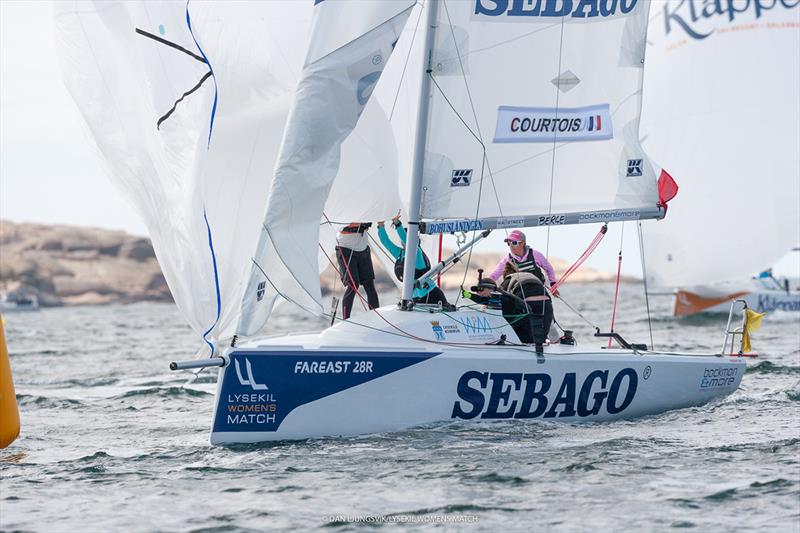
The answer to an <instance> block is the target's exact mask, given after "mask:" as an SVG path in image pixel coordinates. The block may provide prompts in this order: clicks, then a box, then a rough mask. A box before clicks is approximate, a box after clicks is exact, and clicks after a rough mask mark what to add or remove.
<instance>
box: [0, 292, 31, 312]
mask: <svg viewBox="0 0 800 533" xmlns="http://www.w3.org/2000/svg"><path fill="white" fill-rule="evenodd" d="M38 310H39V298H37V297H36V295H35V294H27V293H25V292H23V291H0V313H14V312H18V311H38Z"/></svg>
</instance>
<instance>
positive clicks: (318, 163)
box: [237, 0, 414, 335]
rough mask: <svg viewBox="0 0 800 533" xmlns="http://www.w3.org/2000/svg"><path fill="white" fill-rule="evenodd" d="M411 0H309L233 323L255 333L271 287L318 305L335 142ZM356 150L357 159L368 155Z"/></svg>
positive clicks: (371, 82)
mask: <svg viewBox="0 0 800 533" xmlns="http://www.w3.org/2000/svg"><path fill="white" fill-rule="evenodd" d="M413 4H414V2H413V1H384V2H377V1H376V2H362V1H354V0H317V1H316V2H315V7H314V11H315V12H314V19H313V28H312V34H311V40H310V45H309V48H308V55H307V57H306V63H305V67H304V70H303V73H302V75H301V78H300V81H299V82H298V86H297V90H296V93H295V101H294V103H293V105H292V110H291V113H290V117H289V121H288V124H287V127H286V132H285V135H284V138H283V144H282V146H281V153H280V157H279V160H278V163H277V165H276V167H275V176H274V180H273V183H272V188H271V191H270V195H269V200H268V202H267V212H266V215H265V218H264V223H263V230H262V232H261V236H260V238H259V242H258V248H257V250H256V253H255V257H254V260H253V267H252V274H251V277H250V281H249V283H248V286H247V289H246V291H245V294H244V298H243V303H242V309H243V312H242V315H241V321H240V324H239V326H238V328H237V332H238V333H240V334H243V335H250V334H253V333H256V332H257V331H258V330H259V329H260V328H261V326H262V325H263V324H264V323H265V322H266V320H267V318H268V316H269V313H270V311H271V309H272V306H273V303H274V300H275V298H276V297H277V296H278V295H281V296H283V297H285V298H286V299H288V300H290V301H293V302H295V303H297V304H298V305H301V306H303V307H304V308H306V309H307V310H309V311H312V312H317V313H320V312H322V310H323V309H322V303H321V294H320V286H319V249H318V248H319V244H318V243H319V240H320V226H319V221H320V214H321V213H323V211H324V206H325V202H326V199H327V198H328V194H329V192H330V189H331V186H332V184H333V180H334V178H335V177H336V174H337V172H338V171H339V163H340V150H341V145H342V142H343V141H344V140H345V139H346V138H347V137H348V135H349V134H350V132H352V131H353V129H354V128H355V127H356V124H357V122H358V120H359V117H360V116H361V114H362V111H363V110H364V108H365V106H366V105H367V102H368V101H369V97H370V95H371V93H372V90H373V88H374V86H375V85H376V84H377V82H378V79H379V78H380V75H381V72H382V71H383V68H384V66H385V64H386V62H387V61H388V59H389V56H390V55H391V53H392V50H393V48H394V44H395V43H396V42H397V39H398V37H399V35H400V33H401V31H402V28H403V26H404V25H405V22H406V19H407V18H408V14H409V12H410V10H411V7H412V6H413ZM363 155H364V157H365V161H366V160H367V158H369V157H371V155H370V154H369V153H364V154H363ZM393 171H394V172H395V176H396V168H395V169H393ZM360 185H361V188H362V189H367V190H369V189H373V188H374V189H376V190H378V188H379V187H381V182H380V181H375V180H363V181H362V183H361V184H360ZM395 190H396V188H395ZM362 220H363V219H362Z"/></svg>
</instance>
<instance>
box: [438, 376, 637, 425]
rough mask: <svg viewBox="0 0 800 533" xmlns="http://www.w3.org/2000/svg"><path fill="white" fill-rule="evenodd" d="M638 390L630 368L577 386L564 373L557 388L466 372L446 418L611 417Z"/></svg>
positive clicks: (547, 382)
mask: <svg viewBox="0 0 800 533" xmlns="http://www.w3.org/2000/svg"><path fill="white" fill-rule="evenodd" d="M648 368H649V367H648ZM649 377H650V373H649V371H648V372H647V378H649ZM645 379H646V378H645ZM638 386H639V376H638V374H637V373H636V370H634V369H633V368H623V369H622V370H620V371H618V372H616V373H614V372H612V371H610V370H594V371H592V372H590V373H589V374H588V375H587V376H586V377H585V378H584V379H583V381H579V380H578V378H577V375H576V373H575V372H567V373H566V374H564V376H563V378H561V382H560V383H559V382H557V381H554V380H553V377H552V376H551V375H550V374H545V373H530V374H523V373H513V372H511V373H509V372H479V371H476V370H472V371H469V372H465V373H464V374H463V375H462V376H461V378H460V379H459V380H458V386H457V389H456V393H457V395H458V399H457V400H456V401H455V402H454V404H453V412H452V415H451V418H461V419H473V418H490V419H491V418H563V417H590V416H596V415H598V414H605V413H608V414H610V415H615V414H619V413H622V412H623V411H625V410H626V409H627V408H628V407H629V406H630V405H631V403H632V402H633V400H634V398H635V397H636V390H637V388H638Z"/></svg>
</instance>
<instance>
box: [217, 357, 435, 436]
mask: <svg viewBox="0 0 800 533" xmlns="http://www.w3.org/2000/svg"><path fill="white" fill-rule="evenodd" d="M312 353H313V355H312ZM436 355H439V354H438V353H437V352H402V353H392V352H359V351H353V352H343V351H331V352H326V351H314V352H311V353H310V352H303V351H286V352H280V351H269V352H264V353H260V352H259V353H254V352H233V353H231V354H230V357H231V364H229V365H228V367H227V368H226V369H225V373H224V375H223V382H222V386H221V389H220V397H219V398H218V401H217V411H216V416H215V417H214V427H213V431H214V432H215V433H218V432H232V431H233V432H261V431H277V430H278V428H279V427H280V425H281V423H282V422H283V420H284V419H285V418H286V417H287V416H288V415H289V414H290V413H291V412H292V411H293V410H294V409H296V408H297V407H299V406H301V405H304V404H307V403H310V402H313V401H315V400H319V399H320V398H324V397H326V396H330V395H331V394H335V393H337V392H341V391H343V390H347V389H350V388H352V387H356V386H358V385H361V384H362V383H366V382H368V381H372V380H373V379H377V378H380V377H382V376H385V375H387V374H391V373H393V372H396V371H398V370H401V369H403V368H407V367H409V366H411V365H415V364H417V363H421V362H422V361H426V360H427V359H430V358H431V357H434V356H436Z"/></svg>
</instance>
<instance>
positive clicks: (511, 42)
mask: <svg viewBox="0 0 800 533" xmlns="http://www.w3.org/2000/svg"><path fill="white" fill-rule="evenodd" d="M649 5H650V3H649V1H648V0H619V1H614V2H598V1H581V2H579V1H571V0H540V1H535V2H522V1H516V0H470V2H446V1H443V2H441V8H440V11H439V17H438V20H439V26H438V28H437V32H436V49H435V52H434V58H433V62H432V72H431V76H432V81H433V89H432V91H431V92H432V96H431V98H432V103H431V111H430V118H429V136H428V143H427V150H426V156H425V170H424V179H423V182H424V187H423V197H422V209H421V212H422V217H423V219H426V220H427V224H426V228H425V231H427V232H428V233H438V232H443V231H444V232H447V231H452V230H454V229H456V230H458V229H461V230H464V229H482V228H491V227H508V226H535V225H550V224H569V223H587V222H606V221H614V220H626V219H639V218H654V217H661V216H663V210H662V209H660V208H659V206H658V204H659V198H658V192H657V187H656V181H657V177H658V175H659V169H658V168H657V167H656V166H654V165H653V164H652V163H651V162H650V161H649V159H648V157H647V155H646V154H645V153H644V151H643V150H642V147H641V146H640V143H639V113H640V108H641V88H642V76H643V74H642V71H643V68H642V67H643V66H644V53H645V34H646V28H647V16H648V9H649ZM459 219H461V221H465V220H466V221H467V222H459V221H458V220H459ZM442 220H444V221H445V222H442ZM469 221H472V222H469Z"/></svg>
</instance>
